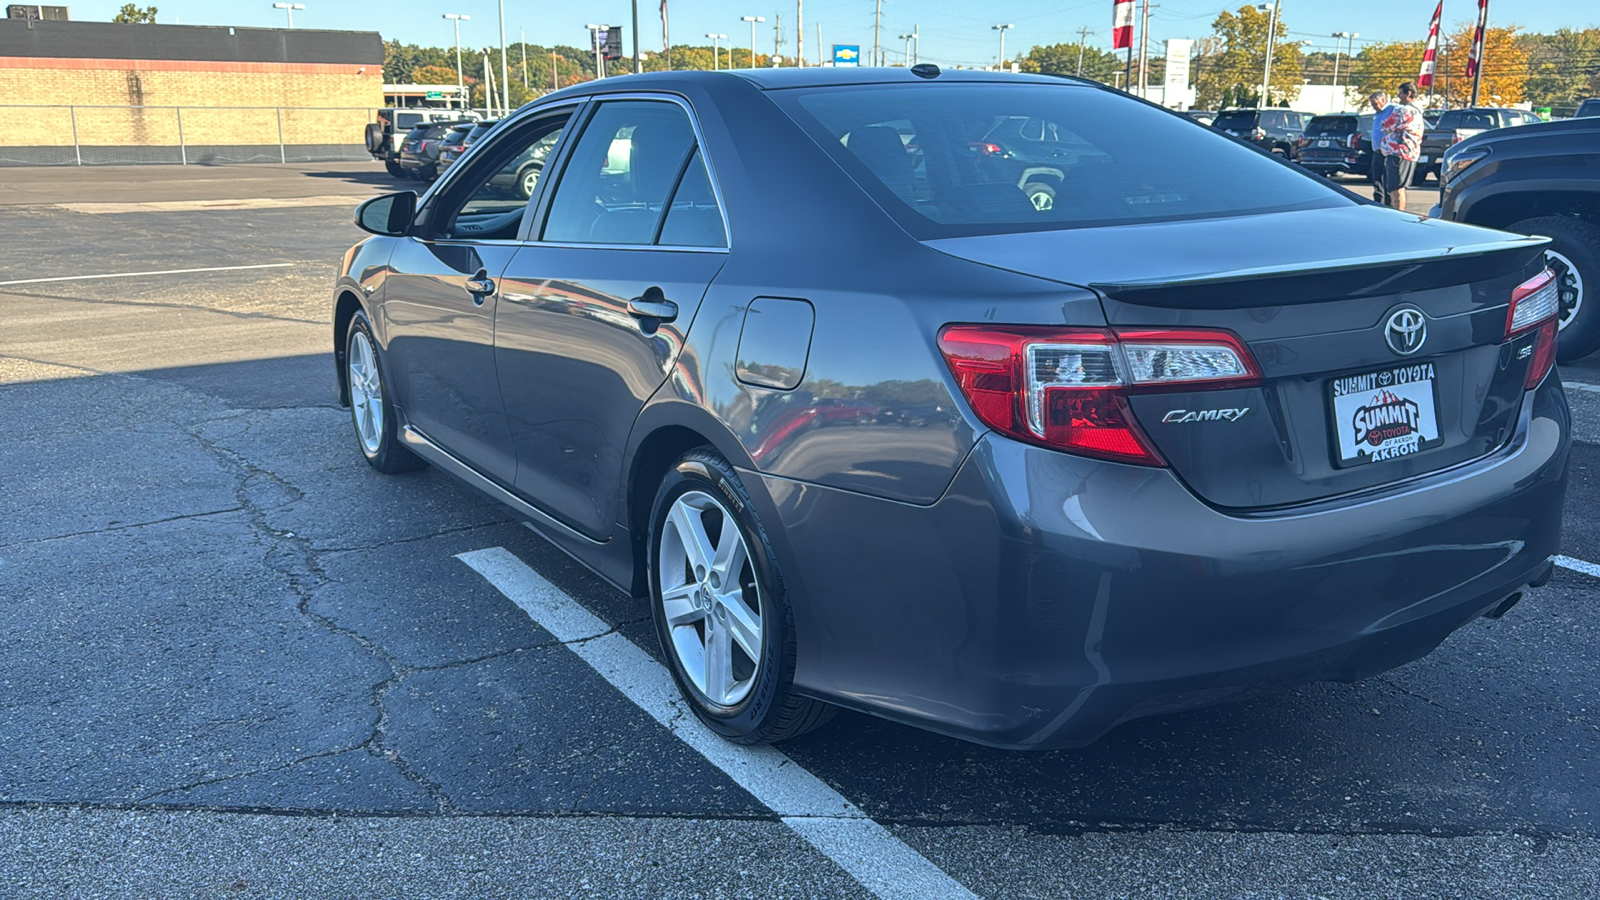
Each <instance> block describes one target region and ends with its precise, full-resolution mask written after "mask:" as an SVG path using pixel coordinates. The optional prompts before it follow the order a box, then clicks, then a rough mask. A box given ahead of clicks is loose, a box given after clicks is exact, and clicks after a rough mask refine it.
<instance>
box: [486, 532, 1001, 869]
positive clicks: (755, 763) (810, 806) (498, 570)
mask: <svg viewBox="0 0 1600 900" xmlns="http://www.w3.org/2000/svg"><path fill="white" fill-rule="evenodd" d="M456 558H457V559H459V560H461V561H462V562H464V563H466V564H467V565H468V566H471V567H472V568H473V569H474V570H475V571H477V573H478V574H480V575H482V576H483V577H484V578H486V579H488V581H489V583H490V584H492V585H494V586H495V588H497V589H498V590H499V591H500V593H502V594H505V595H506V597H508V598H510V600H511V602H513V603H515V604H517V606H519V607H521V608H522V609H523V611H524V612H526V613H527V614H528V615H529V616H530V617H531V618H532V619H533V620H534V622H536V623H538V625H539V627H541V628H543V629H544V630H546V631H548V632H550V633H551V634H552V635H554V636H555V638H556V640H558V641H561V642H562V643H564V644H566V645H567V646H568V647H570V648H571V649H572V651H573V652H574V653H576V654H578V656H579V657H580V658H582V659H583V661H584V662H586V663H588V664H589V665H590V666H592V667H593V668H594V670H595V671H596V672H599V673H600V675H601V676H602V677H604V678H605V679H606V680H607V681H609V682H611V684H612V685H613V686H615V687H616V688H617V689H618V690H620V691H621V692H622V693H623V695H624V696H626V697H627V698H628V699H629V700H632V701H633V702H634V703H636V704H638V706H639V708H640V709H642V710H644V711H645V712H646V713H649V714H650V717H651V718H653V719H655V720H656V721H657V722H660V723H661V724H662V725H664V726H666V727H667V730H669V731H671V732H672V733H673V734H675V735H677V736H678V738H679V739H680V740H682V741H683V742H684V743H686V744H688V745H689V746H690V747H693V748H694V749H695V750H696V751H698V752H699V753H700V755H701V756H704V757H705V758H706V760H707V761H709V762H710V763H711V764H712V765H714V766H716V767H717V768H719V769H721V770H722V771H723V772H725V773H727V775H728V777H730V778H732V779H733V780H734V781H735V782H736V783H737V784H738V785H739V786H740V787H742V788H744V789H745V790H746V791H749V792H750V794H751V795H753V796H754V797H755V798H756V799H757V800H760V801H761V802H762V803H764V804H766V806H767V807H768V808H769V809H771V810H772V811H773V812H775V813H777V814H778V816H779V817H780V818H781V819H782V820H783V823H784V824H785V825H788V826H789V827H790V828H791V829H793V830H794V831H795V833H796V834H798V835H800V836H801V837H802V838H804V839H805V840H806V841H807V842H808V843H810V844H811V846H813V847H815V848H816V849H817V850H819V851H821V852H822V854H823V855H825V856H827V857H828V858H829V859H831V860H833V861H834V862H835V863H838V865H839V867H840V868H842V869H844V870H845V871H846V872H848V873H850V876H851V877H852V878H854V879H855V880H856V881H858V882H860V883H861V885H862V887H865V888H866V889H867V890H869V891H871V892H872V893H873V894H875V895H877V896H878V897H883V898H886V900H888V898H905V900H920V898H939V897H952V898H970V897H974V895H973V893H972V892H971V891H969V890H967V889H966V888H964V887H962V886H961V884H960V883H958V882H957V881H956V880H955V879H953V878H951V877H950V876H949V875H946V874H945V873H944V871H943V870H941V869H940V868H939V867H938V866H935V865H934V864H933V863H931V862H929V861H928V860H927V858H926V857H924V856H922V855H921V854H919V853H918V852H917V851H915V850H913V849H911V847H909V846H907V845H906V844H905V842H903V841H901V840H900V839H899V838H897V837H895V836H894V835H893V834H890V833H889V830H888V829H886V828H884V827H883V826H882V825H879V824H878V823H877V822H874V821H873V820H872V819H871V818H870V817H868V816H867V814H866V813H864V812H862V811H861V809H860V808H859V807H857V806H856V805H855V804H854V803H851V802H850V801H849V800H846V799H845V798H844V797H843V796H842V795H840V794H839V792H838V791H835V790H834V789H833V788H831V787H828V786H827V785H826V784H824V783H823V782H822V780H821V779H819V778H817V777H816V776H815V775H812V774H811V773H810V772H807V771H806V770H805V769H803V768H801V767H800V766H799V765H798V764H796V763H795V762H794V761H793V760H791V759H790V758H789V757H788V756H785V755H784V754H783V753H782V752H781V751H779V750H776V749H774V748H772V747H762V746H758V747H742V746H737V745H734V744H730V743H728V742H727V741H725V740H723V739H722V738H720V737H718V736H717V735H715V734H713V733H712V732H711V730H710V729H708V728H706V727H705V726H704V725H703V724H701V722H700V720H699V719H697V718H695V715H694V713H693V712H692V711H690V710H688V709H686V708H685V707H684V705H683V699H682V698H681V697H680V696H679V695H678V688H677V686H676V685H675V684H674V683H673V681H672V676H671V675H670V674H669V673H668V672H667V670H666V668H665V667H663V666H662V665H661V664H660V663H658V662H656V661H655V660H654V659H652V658H651V657H650V655H649V654H647V653H645V652H644V651H643V650H641V649H639V647H638V646H637V645H635V644H634V643H633V642H632V641H630V640H628V639H627V638H625V637H623V636H622V635H620V634H617V633H616V632H614V631H613V630H612V629H611V628H610V627H609V626H607V625H606V623H604V622H602V621H600V619H598V618H596V617H595V616H594V615H593V614H591V613H590V612H589V611H588V610H586V609H584V608H583V607H582V606H580V605H578V603H577V601H575V600H573V599H572V598H571V597H569V596H567V595H566V594H564V593H562V592H561V590H560V589H558V588H557V587H556V586H555V585H552V584H551V583H550V582H548V581H546V580H545V579H544V578H543V576H541V575H539V573H537V572H535V571H534V570H533V569H530V568H529V567H528V566H527V564H525V563H523V562H522V560H520V559H518V558H517V557H516V556H514V555H512V554H511V553H510V552H508V551H507V550H505V549H504V548H502V547H491V548H489V549H486V550H474V551H472V552H470V553H462V554H460V555H458V556H457V557H456Z"/></svg>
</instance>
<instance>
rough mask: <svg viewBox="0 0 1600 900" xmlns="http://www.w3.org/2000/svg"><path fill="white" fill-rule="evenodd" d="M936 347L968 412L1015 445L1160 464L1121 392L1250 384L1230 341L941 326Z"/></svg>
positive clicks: (1190, 333) (1238, 349) (1198, 334)
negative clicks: (1013, 440)
mask: <svg viewBox="0 0 1600 900" xmlns="http://www.w3.org/2000/svg"><path fill="white" fill-rule="evenodd" d="M939 349H940V351H941V352H942V353H943V354H944V357H945V360H946V361H947V362H948V363H949V365H950V371H951V372H952V373H953V374H954V375H955V377H956V383H957V384H958V385H959V386H960V388H961V393H962V395H963V396H965V397H966V399H967V402H968V403H970V404H971V405H972V409H973V412H974V413H976V414H977V416H978V418H979V419H981V420H983V422H984V424H986V425H988V426H989V427H991V428H994V429H995V430H997V431H1000V432H1002V433H1004V434H1007V435H1009V436H1011V437H1014V438H1017V439H1019V440H1023V441H1027V442H1029V443H1033V444H1040V445H1043V446H1046V447H1051V448H1054V449H1057V450H1064V451H1067V452H1069V453H1078V454H1081V455H1085V456H1093V457H1098V458H1101V459H1110V460H1115V461H1117V462H1126V463H1134V464H1137V465H1146V466H1160V465H1165V464H1166V463H1165V461H1164V460H1163V459H1162V458H1161V456H1160V454H1159V453H1157V452H1156V449H1155V447H1154V445H1153V444H1151V442H1150V439H1149V438H1148V437H1147V436H1146V435H1145V433H1144V430H1143V429H1141V428H1140V427H1139V423H1138V421H1137V420H1136V419H1135V418H1134V415H1133V410H1132V409H1131V408H1130V407H1129V405H1128V395H1129V394H1134V393H1145V392H1152V391H1163V390H1176V389H1196V388H1200V389H1205V388H1223V387H1245V386H1249V385H1253V384H1259V383H1260V381H1261V373H1260V369H1259V368H1258V367H1257V366H1256V363H1255V359H1254V358H1253V357H1252V356H1251V355H1250V351H1249V350H1248V349H1246V348H1245V346H1244V344H1243V343H1242V342H1240V340H1239V339H1238V338H1237V337H1235V336H1234V335H1233V334H1231V333H1229V332H1225V331H1210V330H1191V329H1184V330H1165V331H1155V330H1131V329H1130V330H1123V331H1111V330H1108V329H1103V328H1054V327H1049V326H1036V325H1015V326H996V325H947V326H945V327H944V329H943V330H941V331H940V332H939Z"/></svg>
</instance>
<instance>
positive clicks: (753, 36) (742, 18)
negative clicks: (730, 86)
mask: <svg viewBox="0 0 1600 900" xmlns="http://www.w3.org/2000/svg"><path fill="white" fill-rule="evenodd" d="M766 20H767V17H766V16H740V17H739V21H741V22H749V23H750V68H752V69H754V68H755V67H756V23H757V22H765V21H766ZM728 68H730V69H731V68H733V48H732V47H729V48H728Z"/></svg>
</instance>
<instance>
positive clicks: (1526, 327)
mask: <svg viewBox="0 0 1600 900" xmlns="http://www.w3.org/2000/svg"><path fill="white" fill-rule="evenodd" d="M1560 311H1561V285H1560V282H1558V281H1557V280H1556V275H1555V273H1554V272H1552V271H1550V270H1549V269H1545V270H1544V271H1543V272H1540V273H1539V274H1537V275H1535V276H1533V277H1532V278H1529V279H1528V280H1527V281H1524V282H1523V283H1521V284H1519V285H1517V286H1516V287H1514V288H1512V289H1511V306H1510V307H1509V308H1508V310H1507V311H1506V340H1508V341H1509V340H1511V339H1512V338H1515V337H1518V336H1520V335H1524V334H1527V333H1528V332H1530V331H1532V332H1536V333H1535V335H1534V339H1533V348H1532V352H1531V354H1530V357H1529V360H1528V376H1527V378H1526V379H1524V381H1523V387H1524V388H1525V389H1527V390H1533V389H1534V388H1536V387H1538V386H1539V382H1541V381H1544V378H1545V376H1546V375H1549V374H1550V368H1551V366H1553V365H1555V361H1556V334H1557V332H1559V331H1560V330H1561V329H1560V325H1559V323H1558V321H1557V319H1556V314H1557V313H1558V312H1560Z"/></svg>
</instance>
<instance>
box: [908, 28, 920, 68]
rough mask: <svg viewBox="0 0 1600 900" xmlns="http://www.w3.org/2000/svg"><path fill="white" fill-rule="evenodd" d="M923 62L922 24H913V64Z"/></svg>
mask: <svg viewBox="0 0 1600 900" xmlns="http://www.w3.org/2000/svg"><path fill="white" fill-rule="evenodd" d="M919 62H922V26H921V25H912V26H911V64H912V65H916V64H917V63H919Z"/></svg>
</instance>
